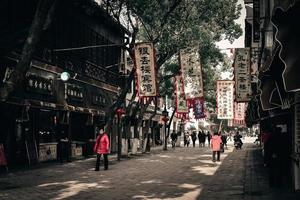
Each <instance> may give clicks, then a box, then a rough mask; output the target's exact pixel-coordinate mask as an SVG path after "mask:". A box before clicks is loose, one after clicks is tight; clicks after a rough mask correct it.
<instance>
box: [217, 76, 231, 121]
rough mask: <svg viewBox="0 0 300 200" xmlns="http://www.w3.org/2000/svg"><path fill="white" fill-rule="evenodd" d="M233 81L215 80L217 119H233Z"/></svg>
mask: <svg viewBox="0 0 300 200" xmlns="http://www.w3.org/2000/svg"><path fill="white" fill-rule="evenodd" d="M233 94H234V81H227V80H219V81H217V116H218V119H233V117H234V116H233V109H234V108H233Z"/></svg>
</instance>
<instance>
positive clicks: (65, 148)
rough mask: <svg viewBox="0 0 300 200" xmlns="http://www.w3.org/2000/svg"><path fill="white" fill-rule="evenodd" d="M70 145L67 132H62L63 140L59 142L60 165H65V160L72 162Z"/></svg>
mask: <svg viewBox="0 0 300 200" xmlns="http://www.w3.org/2000/svg"><path fill="white" fill-rule="evenodd" d="M70 144H71V143H70V140H69V139H68V137H67V135H66V134H65V132H64V131H61V138H60V140H59V145H58V147H59V148H58V152H59V160H60V163H63V162H64V160H66V161H67V162H71V158H70V154H71V153H70V150H71V145H70Z"/></svg>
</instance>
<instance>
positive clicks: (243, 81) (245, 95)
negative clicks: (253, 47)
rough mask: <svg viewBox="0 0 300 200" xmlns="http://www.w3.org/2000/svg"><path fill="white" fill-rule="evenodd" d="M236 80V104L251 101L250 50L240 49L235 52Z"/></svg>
mask: <svg viewBox="0 0 300 200" xmlns="http://www.w3.org/2000/svg"><path fill="white" fill-rule="evenodd" d="M234 78H235V100H236V102H247V101H250V98H251V76H250V48H239V49H236V50H235V59H234Z"/></svg>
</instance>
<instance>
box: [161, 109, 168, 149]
mask: <svg viewBox="0 0 300 200" xmlns="http://www.w3.org/2000/svg"><path fill="white" fill-rule="evenodd" d="M168 114H169V113H168V111H167V108H166V106H165V109H164V110H163V111H162V115H163V118H162V120H163V121H164V123H165V144H164V150H167V122H168V120H169V118H168Z"/></svg>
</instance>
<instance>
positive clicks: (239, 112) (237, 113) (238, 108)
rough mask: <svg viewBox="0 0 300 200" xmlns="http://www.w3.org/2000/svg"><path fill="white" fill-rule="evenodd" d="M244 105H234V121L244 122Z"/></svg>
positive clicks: (245, 105)
mask: <svg viewBox="0 0 300 200" xmlns="http://www.w3.org/2000/svg"><path fill="white" fill-rule="evenodd" d="M246 107H247V104H246V103H237V102H235V103H234V120H245V112H246Z"/></svg>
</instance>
